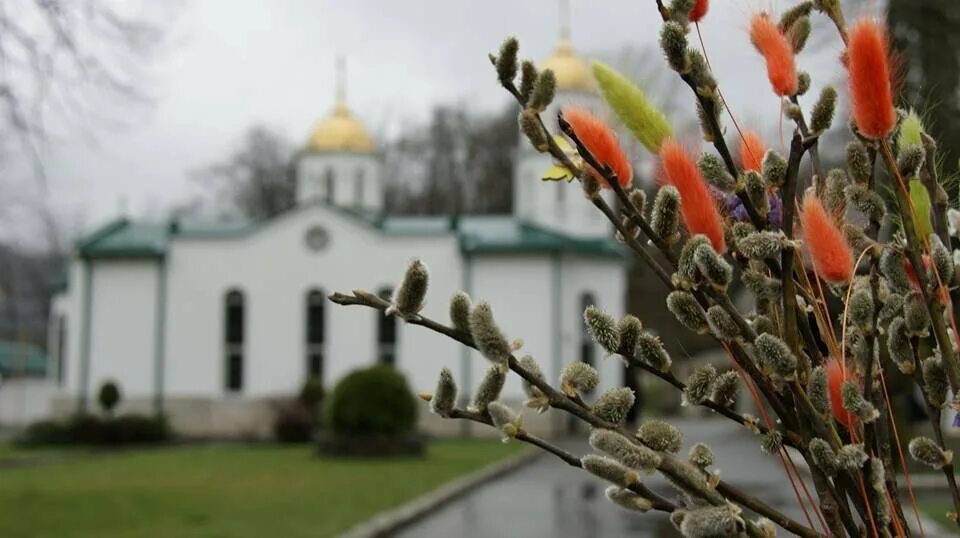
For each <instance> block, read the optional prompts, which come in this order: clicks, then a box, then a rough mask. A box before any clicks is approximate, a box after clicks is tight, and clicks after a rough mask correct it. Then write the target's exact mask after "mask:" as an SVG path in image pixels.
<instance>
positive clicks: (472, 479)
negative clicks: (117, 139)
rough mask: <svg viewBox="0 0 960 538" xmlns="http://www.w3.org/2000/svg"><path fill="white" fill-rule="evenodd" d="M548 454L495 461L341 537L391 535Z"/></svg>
mask: <svg viewBox="0 0 960 538" xmlns="http://www.w3.org/2000/svg"><path fill="white" fill-rule="evenodd" d="M544 454H545V453H544V452H541V451H539V450H524V451H523V452H521V453H520V454H518V455H516V456H513V457H511V458H508V459H506V460H503V461H499V462H497V463H492V464H490V465H488V466H486V467H483V468H481V469H479V470H477V471H474V472H472V473H470V474H468V475H466V476H462V477H460V478H457V479H454V480H453V481H451V482H447V483H446V484H443V485H441V486H440V487H439V488H437V489H434V490H433V491H429V492H427V493H424V494H423V495H420V496H419V497H416V498H414V499H413V500H412V501H409V502H407V503H405V504H402V505H400V506H398V507H396V508H392V509H390V510H387V511H384V512H380V513H379V514H376V515H374V516H373V517H372V518H371V519H369V520H367V521H365V522H363V523H360V524H358V525H356V526H354V527H352V528H350V529H348V530H347V531H346V532H344V533H342V534H340V535H338V536H337V538H387V537H389V536H392V535H393V534H394V533H396V532H397V531H399V530H401V529H403V528H404V527H406V526H408V525H411V524H413V523H416V522H417V521H419V520H421V519H423V518H424V517H426V516H428V515H430V514H432V513H434V512H436V511H437V510H439V509H440V508H443V507H444V506H446V505H447V504H449V503H451V502H453V501H455V500H457V499H459V498H461V497H463V496H464V495H466V494H468V493H470V492H471V491H473V490H474V489H476V488H478V487H480V486H482V485H484V484H486V483H488V482H491V481H493V480H496V479H497V478H500V477H501V476H503V475H505V474H507V473H509V472H510V471H513V470H515V469H518V468H520V467H523V466H524V465H527V464H529V463H531V462H533V461H534V460H536V459H537V458H539V457H541V456H543V455H544Z"/></svg>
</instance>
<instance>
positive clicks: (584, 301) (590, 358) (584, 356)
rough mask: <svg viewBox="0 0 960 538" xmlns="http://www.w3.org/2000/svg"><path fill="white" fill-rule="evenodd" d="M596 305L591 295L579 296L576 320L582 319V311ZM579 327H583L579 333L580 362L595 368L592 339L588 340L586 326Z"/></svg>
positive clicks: (583, 294) (595, 360) (595, 348)
mask: <svg viewBox="0 0 960 538" xmlns="http://www.w3.org/2000/svg"><path fill="white" fill-rule="evenodd" d="M596 304H597V300H596V298H595V297H594V296H593V294H592V293H589V292H586V293H582V294H580V309H579V310H578V311H577V318H576V319H583V311H584V310H586V309H587V307H588V306H590V305H596ZM580 325H581V326H582V327H583V329H582V331H581V333H580V360H581V361H583V362H585V363H587V364H589V365H590V366H596V365H597V346H596V344H594V343H593V339H592V338H590V334H589V333H587V328H586V326H585V325H583V324H582V323H581V324H580Z"/></svg>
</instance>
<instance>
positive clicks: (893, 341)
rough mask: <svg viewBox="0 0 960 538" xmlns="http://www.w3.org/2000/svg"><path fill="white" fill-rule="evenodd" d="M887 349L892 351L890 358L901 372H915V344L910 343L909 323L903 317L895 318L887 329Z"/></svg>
mask: <svg viewBox="0 0 960 538" xmlns="http://www.w3.org/2000/svg"><path fill="white" fill-rule="evenodd" d="M887 350H888V351H889V352H890V360H892V361H893V362H894V364H896V365H897V367H898V368H900V371H901V372H903V373H904V374H911V373H913V370H914V364H913V346H912V345H910V335H909V334H907V323H906V322H905V321H903V318H901V317H896V318H893V321H891V322H890V327H889V328H888V329H887Z"/></svg>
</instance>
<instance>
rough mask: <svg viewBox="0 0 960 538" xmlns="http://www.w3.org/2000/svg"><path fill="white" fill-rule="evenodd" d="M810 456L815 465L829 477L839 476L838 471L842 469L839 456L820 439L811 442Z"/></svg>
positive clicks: (816, 438)
mask: <svg viewBox="0 0 960 538" xmlns="http://www.w3.org/2000/svg"><path fill="white" fill-rule="evenodd" d="M809 448H810V456H811V458H812V459H813V463H814V465H816V466H817V467H819V468H820V470H821V471H823V472H824V474H826V475H827V476H834V475H836V474H837V471H838V470H839V468H840V462H839V461H838V460H837V455H836V454H835V453H834V452H833V449H832V448H830V445H829V444H828V443H827V442H826V441H824V440H823V439H820V438H819V437H815V438H813V439H811V440H810V445H809Z"/></svg>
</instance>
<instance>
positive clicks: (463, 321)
mask: <svg viewBox="0 0 960 538" xmlns="http://www.w3.org/2000/svg"><path fill="white" fill-rule="evenodd" d="M471 308H473V305H472V304H471V303H470V296H469V295H467V294H466V293H465V292H462V291H458V292H457V293H455V294H454V295H453V297H452V298H451V299H450V321H451V322H452V323H453V328H454V329H456V330H458V331H461V332H465V333H468V334H469V333H470V309H471Z"/></svg>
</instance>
